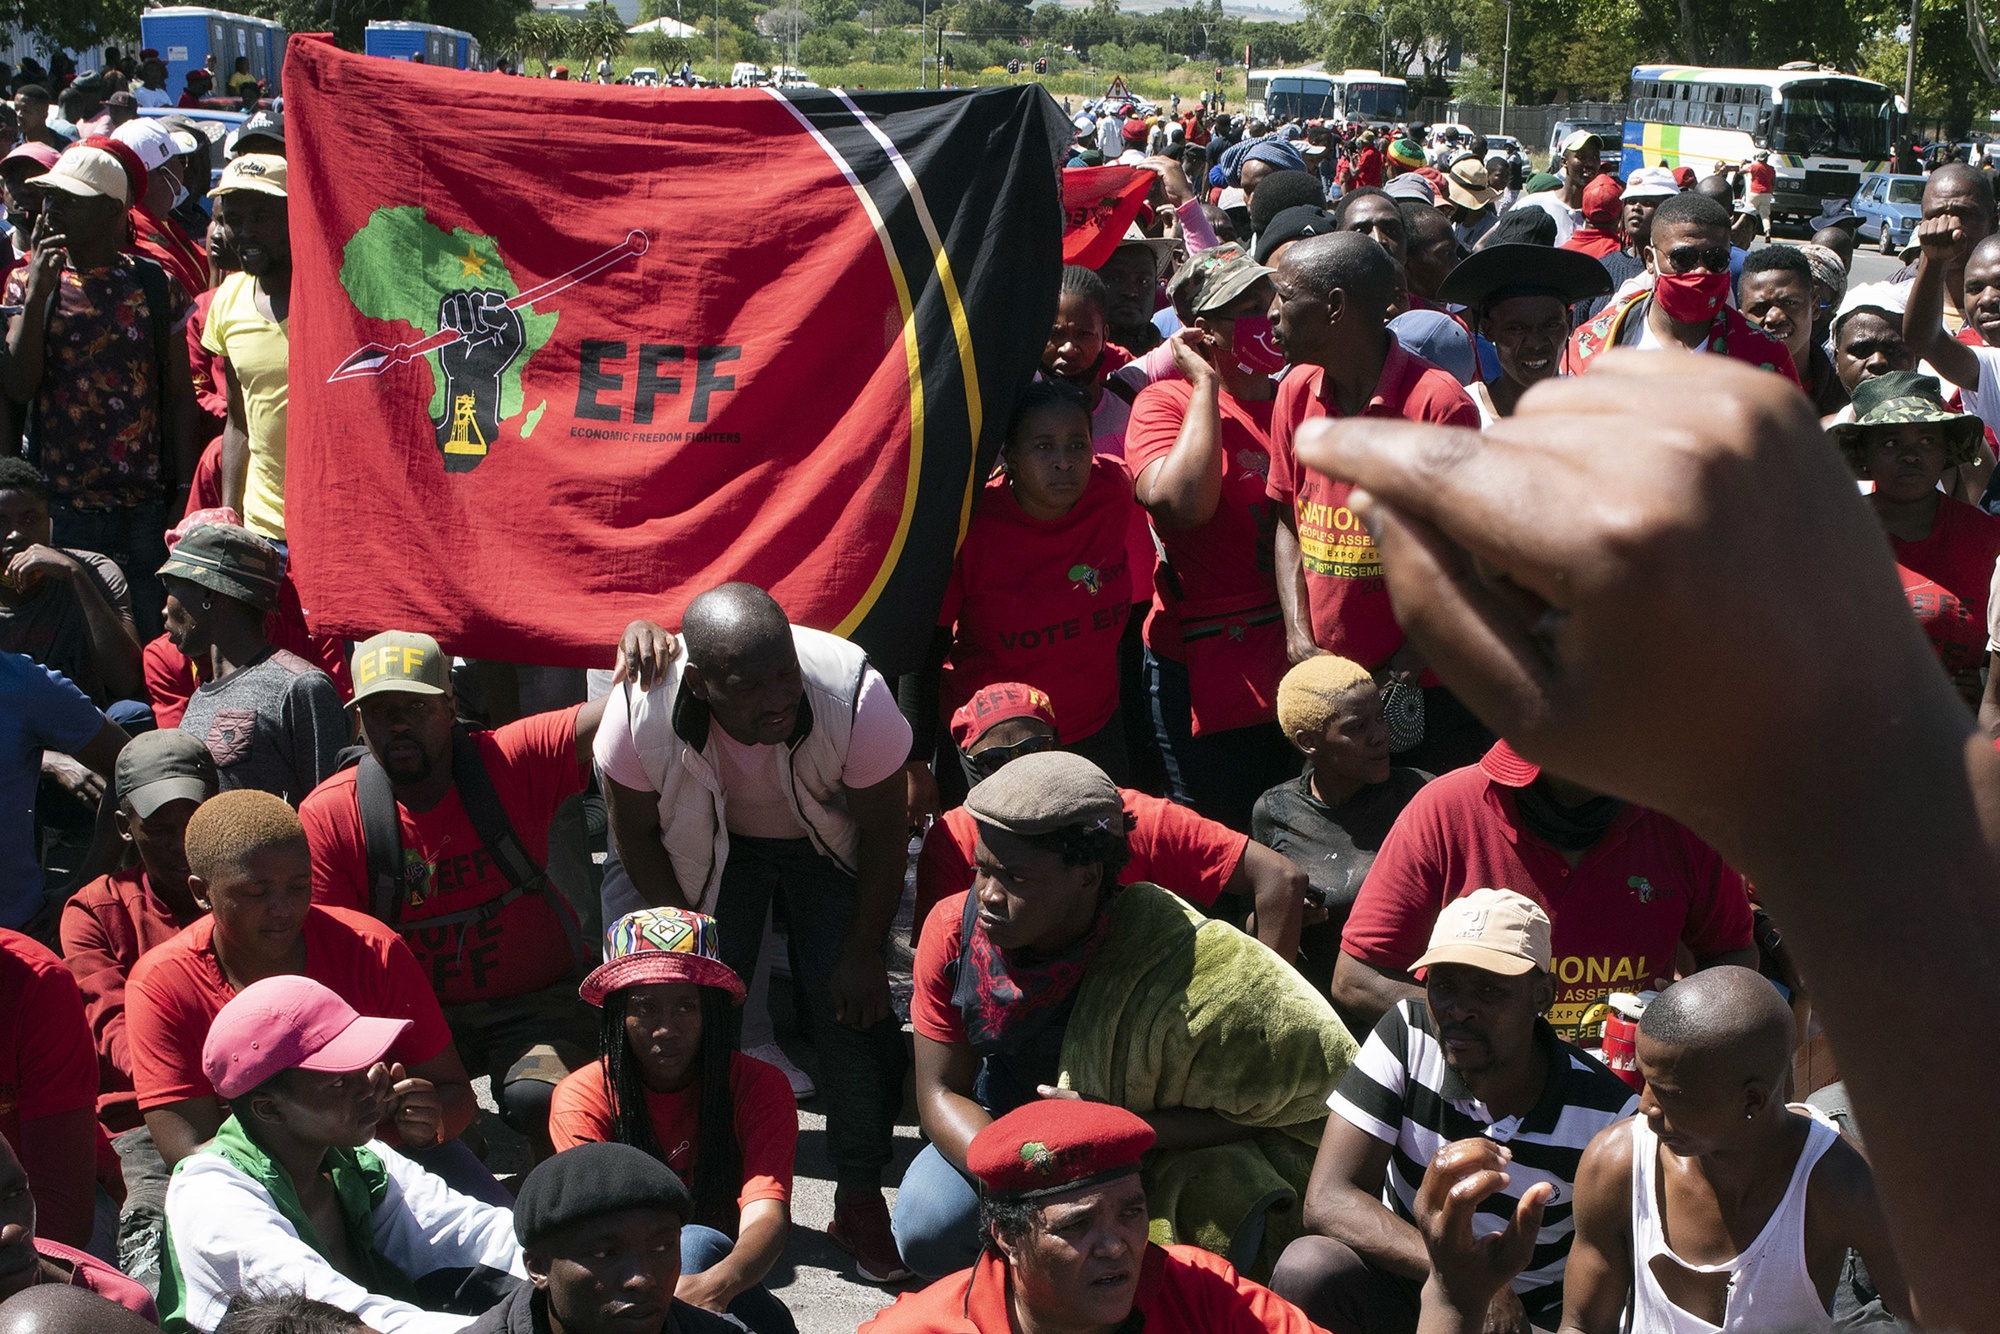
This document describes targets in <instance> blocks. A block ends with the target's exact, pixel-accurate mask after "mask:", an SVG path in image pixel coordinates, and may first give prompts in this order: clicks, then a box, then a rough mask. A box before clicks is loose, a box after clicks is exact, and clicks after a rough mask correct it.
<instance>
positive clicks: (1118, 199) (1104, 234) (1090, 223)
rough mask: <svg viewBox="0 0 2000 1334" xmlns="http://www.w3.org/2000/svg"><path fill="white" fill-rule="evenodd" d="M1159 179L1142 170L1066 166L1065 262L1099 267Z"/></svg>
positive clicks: (1063, 188)
mask: <svg viewBox="0 0 2000 1334" xmlns="http://www.w3.org/2000/svg"><path fill="white" fill-rule="evenodd" d="M1159 179H1160V178H1159V177H1158V176H1157V175H1155V174H1154V173H1153V172H1151V171H1148V170H1147V169H1146V168H1144V167H1068V168H1065V169H1064V170H1063V174H1062V192H1063V263H1065V264H1081V265H1082V266H1083V267H1084V268H1086V269H1101V268H1103V267H1104V264H1105V261H1106V260H1109V259H1110V258H1111V252H1112V251H1114V250H1116V249H1117V248H1118V241H1119V238H1120V237H1122V236H1124V235H1125V229H1126V228H1128V227H1130V226H1131V225H1132V223H1133V221H1134V220H1135V219H1136V218H1138V216H1139V209H1140V208H1141V206H1143V205H1144V204H1145V202H1146V196H1147V194H1149V193H1150V192H1151V191H1152V188H1153V182H1154V181H1157V180H1159Z"/></svg>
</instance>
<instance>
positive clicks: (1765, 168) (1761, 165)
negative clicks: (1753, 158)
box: [1743, 162, 1778, 195]
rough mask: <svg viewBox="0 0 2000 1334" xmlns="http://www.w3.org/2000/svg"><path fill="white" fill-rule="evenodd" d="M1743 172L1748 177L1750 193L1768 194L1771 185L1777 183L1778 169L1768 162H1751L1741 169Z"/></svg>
mask: <svg viewBox="0 0 2000 1334" xmlns="http://www.w3.org/2000/svg"><path fill="white" fill-rule="evenodd" d="M1743 174H1744V175H1745V176H1747V177H1749V178H1750V193H1751V194H1753V195H1767V194H1770V193H1771V189H1772V187H1773V186H1775V185H1777V183H1778V169H1777V168H1776V167H1774V166H1772V165H1771V164H1770V163H1768V162H1752V163H1751V164H1750V165H1749V166H1747V167H1745V168H1744V169H1743Z"/></svg>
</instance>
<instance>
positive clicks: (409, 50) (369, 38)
mask: <svg viewBox="0 0 2000 1334" xmlns="http://www.w3.org/2000/svg"><path fill="white" fill-rule="evenodd" d="M362 50H363V51H364V52H366V53H367V54H368V55H371V56H386V57H388V58H389V59H391V60H414V59H415V58H416V57H418V56H422V57H423V62H424V64H426V65H436V66H438V67H439V68H441V69H470V68H472V66H473V65H474V64H476V63H477V59H478V57H477V52H478V50H479V43H478V42H475V41H473V39H472V35H471V34H470V33H466V32H461V31H460V30H459V29H457V28H441V27H439V26H438V25H437V24H435V23H413V22H410V21H408V20H405V19H393V20H382V19H378V20H376V21H375V22H373V23H370V24H369V25H368V28H367V30H366V32H365V33H364V34H363V36H362Z"/></svg>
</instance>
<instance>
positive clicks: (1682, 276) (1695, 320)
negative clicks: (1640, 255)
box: [1653, 269, 1729, 324]
mask: <svg viewBox="0 0 2000 1334" xmlns="http://www.w3.org/2000/svg"><path fill="white" fill-rule="evenodd" d="M1653 299H1654V300H1655V301H1657V302H1659V303H1660V309H1661V310H1664V311H1666V312H1667V318H1668V319H1670V320H1673V321H1675V322H1676V323H1680V324H1702V323H1706V322H1707V321H1709V320H1712V319H1714V318H1715V312H1716V311H1718V310H1721V309H1722V303H1723V302H1725V301H1727V300H1729V272H1728V270H1726V269H1725V270H1724V271H1723V272H1721V273H1710V272H1709V271H1708V270H1706V269H1696V270H1695V271H1694V272H1692V273H1662V274H1657V275H1655V277H1654V279H1653Z"/></svg>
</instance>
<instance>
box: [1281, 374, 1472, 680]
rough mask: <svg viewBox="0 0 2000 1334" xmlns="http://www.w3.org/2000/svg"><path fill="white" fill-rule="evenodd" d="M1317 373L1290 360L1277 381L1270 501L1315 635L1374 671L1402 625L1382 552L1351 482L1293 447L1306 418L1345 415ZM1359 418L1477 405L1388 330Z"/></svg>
mask: <svg viewBox="0 0 2000 1334" xmlns="http://www.w3.org/2000/svg"><path fill="white" fill-rule="evenodd" d="M1322 378H1323V373H1322V371H1321V370H1320V368H1319V367H1317V366H1294V367H1293V368H1292V370H1291V373H1290V374H1288V375H1286V376H1285V379H1284V382H1283V383H1282V384H1280V385H1279V386H1278V402H1277V406H1276V407H1275V408H1274V409H1273V410H1272V413H1271V479H1270V484H1269V487H1268V488H1267V490H1268V492H1269V494H1270V497H1271V499H1273V500H1275V501H1277V502H1278V503H1279V504H1280V505H1284V506H1287V507H1289V508H1290V509H1291V511H1292V515H1293V518H1294V520H1295V521H1296V523H1297V526H1298V533H1299V553H1300V555H1301V556H1302V557H1303V559H1304V562H1305V571H1306V602H1307V606H1308V610H1309V611H1310V613H1311V616H1312V630H1313V642H1314V643H1316V644H1318V645H1319V646H1320V647H1321V648H1323V649H1325V650H1326V651H1327V652H1329V653H1338V654H1340V655H1341V656H1342V657H1344V658H1352V659H1354V660H1355V661H1356V662H1358V663H1360V664H1361V665H1362V666H1364V667H1367V668H1369V669H1371V670H1373V669H1374V668H1377V667H1380V666H1381V665H1382V664H1383V663H1385V662H1387V661H1388V660H1389V659H1390V657H1391V656H1392V655H1394V653H1395V652H1396V650H1397V649H1399V648H1401V647H1402V646H1403V631H1402V627H1400V626H1398V625H1397V624H1396V616H1395V613H1394V611H1392V610H1391V609H1390V606H1389V587H1388V585H1387V584H1386V583H1385V582H1383V579H1382V552H1381V550H1380V548H1378V547H1377V546H1376V545H1375V539H1374V538H1372V537H1370V536H1369V535H1368V530H1367V529H1366V528H1364V527H1363V526H1362V524H1361V520H1360V519H1358V518H1356V517H1355V514H1354V511H1352V510H1350V509H1348V508H1347V495H1348V492H1350V491H1352V490H1353V489H1354V487H1353V485H1352V484H1351V483H1348V482H1336V481H1334V480H1333V479H1332V478H1330V477H1327V476H1325V475H1324V474H1321V473H1316V472H1313V471H1312V470H1311V469H1308V468H1303V467H1301V466H1300V465H1299V461H1298V456H1297V455H1296V454H1294V453H1293V452H1292V437H1293V436H1294V435H1295V434H1296V433H1297V431H1298V428H1299V426H1300V424H1301V423H1303V422H1304V421H1306V419H1307V418H1310V417H1338V416H1340V415H1342V414H1341V411H1340V409H1339V408H1338V407H1337V406H1335V405H1334V404H1333V403H1331V402H1329V401H1328V400H1327V399H1326V398H1325V397H1324V396H1323V395H1322V394H1321V392H1320V388H1321V381H1322ZM1361 415H1362V416H1364V417H1402V418H1405V419H1407V420H1409V421H1415V422H1440V423H1443V424H1446V425H1450V426H1467V427H1472V428H1475V429H1476V428H1477V427H1478V425H1479V409H1478V408H1476V407H1474V406H1473V403H1472V400H1471V399H1470V398H1467V397H1466V395H1465V390H1464V389H1462V388H1461V387H1460V386H1459V383H1458V381H1457V380H1456V379H1455V378H1453V376H1452V374H1451V373H1450V372H1449V371H1445V370H1440V369H1439V368H1438V367H1436V366H1433V365H1431V363H1430V362H1428V361H1425V360H1424V359H1423V358H1422V357H1419V356H1416V355H1415V354H1414V353H1411V352H1407V351H1405V350H1404V349H1403V345H1402V344H1401V343H1399V342H1397V341H1396V340H1395V338H1394V337H1393V336H1391V338H1390V340H1389V356H1388V359H1387V360H1386V361H1385V362H1384V363H1383V365H1382V378H1381V380H1380V381H1378V382H1377V384H1376V386H1375V394H1374V397H1372V398H1371V399H1370V400H1369V402H1368V407H1367V408H1366V410H1364V411H1363V413H1362V414H1361Z"/></svg>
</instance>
